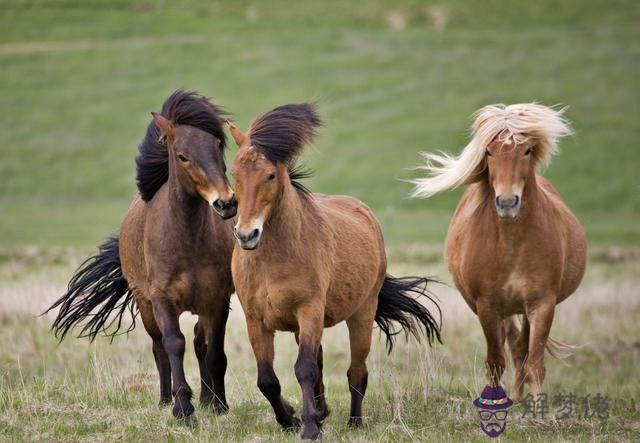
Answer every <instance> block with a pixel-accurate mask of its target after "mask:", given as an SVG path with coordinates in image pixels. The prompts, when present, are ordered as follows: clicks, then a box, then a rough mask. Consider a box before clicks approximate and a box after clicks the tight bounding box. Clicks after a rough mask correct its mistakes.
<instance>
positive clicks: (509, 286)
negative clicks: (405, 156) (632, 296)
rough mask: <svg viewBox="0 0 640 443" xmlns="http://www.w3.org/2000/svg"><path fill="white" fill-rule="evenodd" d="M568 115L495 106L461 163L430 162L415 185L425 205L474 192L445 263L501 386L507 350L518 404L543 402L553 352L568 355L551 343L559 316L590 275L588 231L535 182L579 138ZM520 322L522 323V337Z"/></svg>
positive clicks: (484, 115)
mask: <svg viewBox="0 0 640 443" xmlns="http://www.w3.org/2000/svg"><path fill="white" fill-rule="evenodd" d="M562 113H563V111H562V110H560V111H555V110H553V109H550V108H547V107H545V106H541V105H538V104H519V105H511V106H504V105H494V106H487V107H485V108H483V109H481V110H480V111H478V113H477V114H476V117H475V121H474V123H473V137H472V139H471V141H470V143H469V144H468V145H467V147H466V148H465V149H464V150H463V151H462V153H461V154H460V155H459V156H458V157H450V156H447V155H434V154H425V157H426V159H427V161H428V164H427V166H426V167H425V169H426V170H427V171H428V172H429V173H430V176H429V177H427V178H424V179H419V180H416V181H415V184H416V190H415V192H414V196H419V197H429V196H431V195H434V194H436V193H438V192H441V191H444V190H447V189H451V188H455V187H458V186H460V185H463V184H469V185H471V186H470V187H469V188H468V189H467V191H466V192H465V194H464V196H463V197H462V200H461V201H460V203H459V205H458V208H457V209H456V212H455V214H454V216H453V219H452V220H451V224H450V225H449V231H448V233H447V240H446V244H445V257H446V261H447V263H448V266H449V270H450V272H451V274H452V275H453V279H454V282H455V284H456V287H457V288H458V290H460V292H461V293H462V296H463V297H464V299H465V301H466V302H467V304H468V305H469V307H471V309H472V310H473V312H475V313H476V314H477V315H478V318H479V319H480V324H481V325H482V329H483V331H484V335H485V338H486V341H487V360H486V366H487V371H488V372H487V376H488V378H489V380H490V383H491V384H492V385H493V386H497V385H498V384H499V383H500V379H501V377H502V374H503V372H504V369H505V358H504V353H503V350H504V343H505V339H506V340H507V341H508V343H509V348H510V350H511V354H512V357H513V363H514V366H515V370H516V377H515V385H514V392H513V397H514V398H516V399H519V398H522V394H523V388H524V383H525V382H528V383H529V384H530V385H531V391H532V394H533V395H537V394H539V393H540V392H541V389H542V382H543V381H544V377H545V365H544V349H545V346H546V347H547V349H548V350H549V351H550V353H551V354H552V355H554V356H555V355H557V351H560V350H561V349H562V348H563V345H561V344H560V343H558V342H555V341H553V340H551V338H550V337H549V331H550V329H551V323H552V322H553V316H554V310H555V306H556V304H558V303H560V302H561V301H562V300H564V299H565V298H567V297H568V296H569V295H571V294H572V293H573V292H574V291H575V290H576V289H577V287H578V285H579V284H580V281H581V280H582V277H583V275H584V271H585V262H586V250H587V245H586V241H585V236H584V232H583V229H582V226H581V225H580V222H579V221H578V220H577V219H576V217H575V216H574V215H573V214H572V213H571V211H570V210H569V208H568V207H567V205H566V204H565V203H564V201H563V200H562V198H561V197H560V195H559V194H558V193H557V192H556V191H555V189H554V188H553V186H551V184H550V183H549V182H548V181H547V180H545V179H544V178H542V177H541V176H539V175H537V174H536V167H537V166H538V165H539V164H542V163H548V162H549V160H550V158H551V156H552V155H553V154H556V153H557V141H558V139H559V138H560V137H562V136H566V135H568V134H570V133H571V129H570V127H569V124H568V122H567V121H566V120H565V119H564V117H563V115H562ZM516 314H524V315H523V322H522V329H521V330H520V331H519V330H518V327H517V325H516V324H515V319H514V318H513V316H514V315H516Z"/></svg>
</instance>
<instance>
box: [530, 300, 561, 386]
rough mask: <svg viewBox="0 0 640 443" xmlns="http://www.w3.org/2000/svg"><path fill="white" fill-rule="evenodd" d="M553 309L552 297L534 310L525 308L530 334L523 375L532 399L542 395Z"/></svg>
mask: <svg viewBox="0 0 640 443" xmlns="http://www.w3.org/2000/svg"><path fill="white" fill-rule="evenodd" d="M555 308H556V304H555V297H552V298H551V301H550V302H545V303H541V304H539V305H538V306H536V307H534V308H530V309H527V308H526V307H525V313H526V316H527V318H528V320H529V325H530V326H529V327H530V332H529V353H528V357H527V360H526V362H525V364H524V373H525V377H526V380H527V381H528V382H529V384H530V386H531V395H533V396H534V397H537V396H538V395H539V394H541V393H542V383H543V382H544V378H545V375H546V367H545V365H544V349H545V346H546V344H547V339H548V338H549V332H550V331H551V324H552V323H553V315H554V313H555Z"/></svg>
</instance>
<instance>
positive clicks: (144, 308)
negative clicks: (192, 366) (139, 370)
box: [138, 298, 171, 406]
mask: <svg viewBox="0 0 640 443" xmlns="http://www.w3.org/2000/svg"><path fill="white" fill-rule="evenodd" d="M138 309H139V310H140V317H141V318H142V324H143V325H144V328H145V330H146V331H147V333H148V334H149V336H150V337H151V339H152V340H153V357H154V359H155V361H156V368H158V375H159V378H160V406H166V405H168V404H171V365H170V363H169V356H168V355H167V353H166V352H165V350H164V346H163V345H162V333H161V332H160V328H159V327H158V324H157V323H156V320H155V318H154V317H153V308H152V307H151V303H149V302H148V301H146V300H145V299H142V298H138Z"/></svg>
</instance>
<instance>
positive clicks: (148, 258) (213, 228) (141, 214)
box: [120, 183, 234, 318]
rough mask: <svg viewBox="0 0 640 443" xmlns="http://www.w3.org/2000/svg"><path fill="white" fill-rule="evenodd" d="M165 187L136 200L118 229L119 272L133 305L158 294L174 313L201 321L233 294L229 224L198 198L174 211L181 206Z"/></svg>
mask: <svg viewBox="0 0 640 443" xmlns="http://www.w3.org/2000/svg"><path fill="white" fill-rule="evenodd" d="M170 186H171V185H170V184H169V183H167V184H165V186H164V187H163V188H162V189H160V190H159V191H158V194H157V196H156V197H155V198H154V199H153V200H152V201H151V202H148V203H145V202H143V201H142V200H141V199H140V197H139V196H137V195H136V197H135V199H134V202H133V203H132V205H131V207H130V209H129V211H128V213H127V216H126V217H125V219H124V221H123V223H122V226H121V228H120V257H121V261H122V271H123V274H124V275H125V278H126V279H127V282H128V283H129V288H130V289H131V290H132V291H133V292H134V294H135V295H136V297H137V298H138V299H139V300H140V299H145V300H146V299H149V298H150V297H151V296H152V294H153V293H154V292H155V291H159V292H162V293H163V294H166V296H167V297H169V299H170V300H171V303H172V304H174V305H175V306H176V308H178V309H179V310H180V312H185V311H190V312H191V313H193V314H196V315H198V316H200V317H203V318H206V317H207V316H208V315H210V314H211V312H215V311H216V310H217V309H216V308H217V307H218V305H219V303H221V300H220V299H222V300H225V299H226V301H227V302H228V298H229V295H230V294H231V293H232V292H233V284H232V278H231V253H232V251H233V245H234V238H233V232H232V229H233V222H232V221H231V220H223V219H221V218H220V217H218V216H217V215H215V214H214V213H213V211H212V209H211V207H210V206H209V205H208V204H207V202H205V201H204V200H202V199H200V198H194V199H192V201H187V202H185V203H186V205H184V206H187V207H186V208H184V207H180V208H176V206H183V204H182V203H179V204H178V203H177V201H176V199H175V198H173V197H171V196H170V194H171V191H170V189H169V188H170ZM212 294H213V295H216V296H215V297H212ZM219 294H224V296H221V297H217V295H219Z"/></svg>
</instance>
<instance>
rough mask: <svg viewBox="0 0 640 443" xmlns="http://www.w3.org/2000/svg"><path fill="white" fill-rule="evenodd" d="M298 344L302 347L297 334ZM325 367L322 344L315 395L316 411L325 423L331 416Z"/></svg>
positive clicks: (319, 349)
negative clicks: (325, 393) (324, 377)
mask: <svg viewBox="0 0 640 443" xmlns="http://www.w3.org/2000/svg"><path fill="white" fill-rule="evenodd" d="M295 336H296V343H297V344H298V346H300V339H299V337H298V333H297V332H296V334H295ZM323 366H324V361H323V354H322V344H320V347H319V348H318V380H316V386H315V388H314V394H315V398H316V409H317V410H318V412H319V413H320V421H323V420H324V419H325V418H327V417H328V416H329V413H330V411H329V407H328V406H327V399H326V398H325V395H324V382H323V380H322V368H323Z"/></svg>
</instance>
